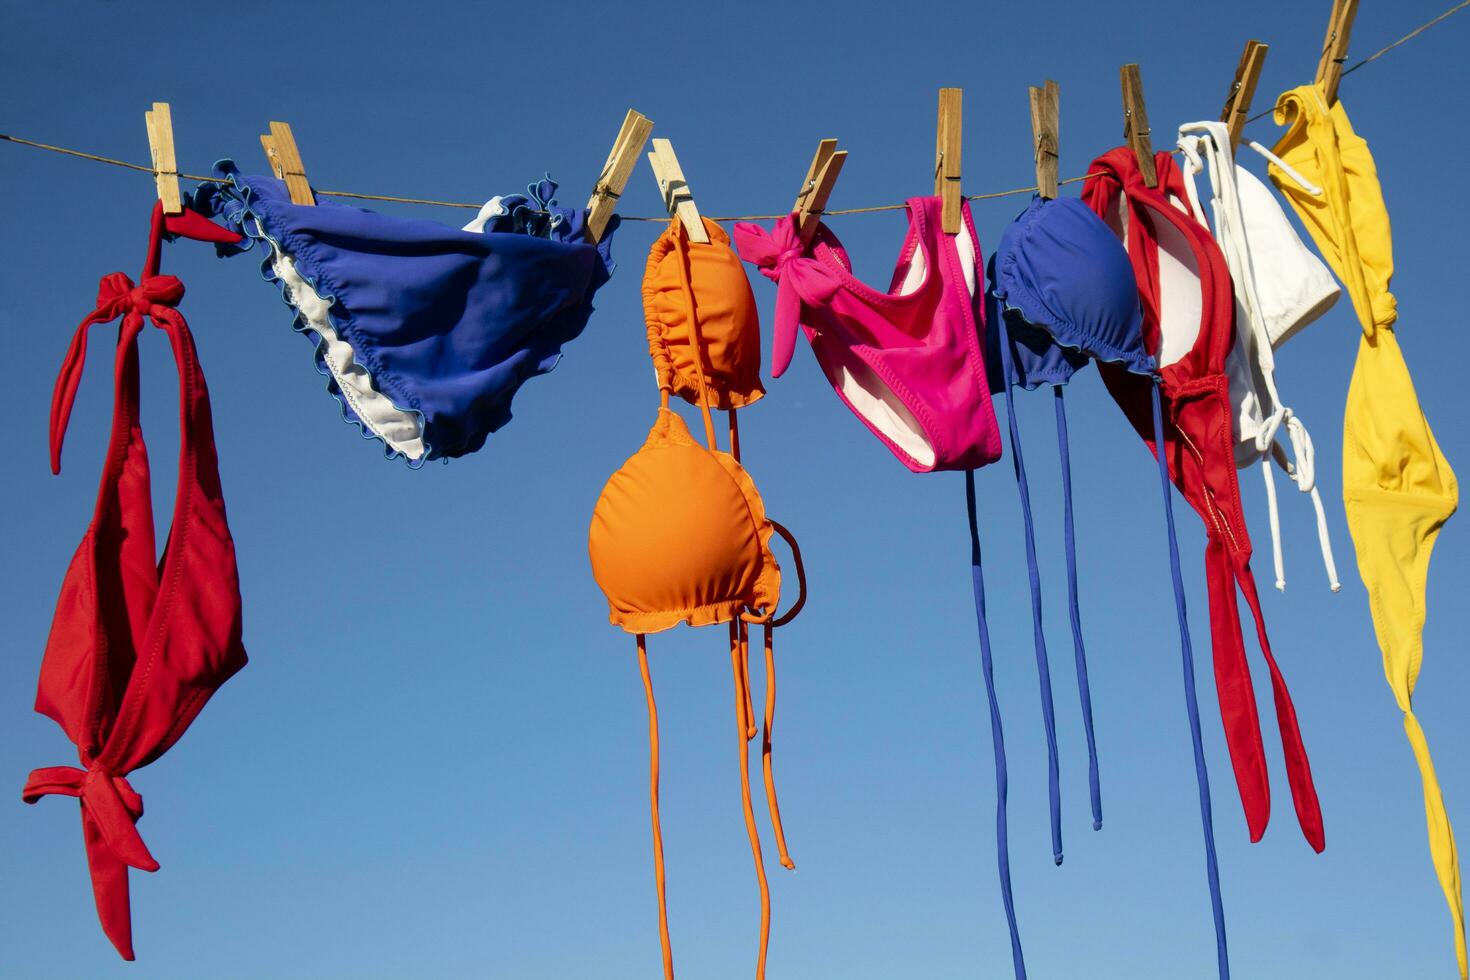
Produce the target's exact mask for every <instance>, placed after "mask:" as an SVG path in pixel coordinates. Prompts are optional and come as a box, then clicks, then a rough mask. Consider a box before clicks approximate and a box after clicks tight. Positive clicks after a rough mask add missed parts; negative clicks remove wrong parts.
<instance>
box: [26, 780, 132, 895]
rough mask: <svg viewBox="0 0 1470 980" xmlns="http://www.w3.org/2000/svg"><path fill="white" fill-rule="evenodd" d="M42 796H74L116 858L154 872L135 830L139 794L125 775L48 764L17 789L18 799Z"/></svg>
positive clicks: (32, 799)
mask: <svg viewBox="0 0 1470 980" xmlns="http://www.w3.org/2000/svg"><path fill="white" fill-rule="evenodd" d="M43 796H75V797H77V798H78V799H79V800H81V803H82V808H83V809H84V810H86V811H87V812H88V813H89V814H90V815H91V817H92V820H93V823H94V824H95V826H96V827H97V830H98V832H99V833H100V834H101V836H102V840H103V841H104V842H106V844H107V847H108V849H109V850H110V851H112V853H113V854H114V855H115V856H116V857H117V859H118V860H119V861H121V862H122V863H123V864H126V865H127V866H128V867H130V868H137V869H138V870H139V871H157V870H158V862H157V861H155V860H154V859H153V855H152V854H150V853H148V845H146V844H144V843H143V838H142V837H141V836H140V835H139V833H138V828H137V826H136V825H137V823H138V820H139V818H141V817H142V816H143V797H142V796H140V795H138V792H137V791H136V790H134V789H133V787H132V784H131V783H129V782H128V780H127V777H125V776H115V775H113V774H111V773H109V772H106V771H105V770H103V769H102V768H101V767H100V766H98V765H97V764H96V763H93V764H92V767H91V768H90V769H85V770H83V769H78V768H76V767H75V766H49V767H47V768H44V769H34V770H32V771H31V774H30V776H29V777H28V778H27V779H26V784H25V788H24V789H23V790H21V799H23V800H24V801H25V802H27V803H35V802H36V801H37V800H39V799H40V798H41V797H43Z"/></svg>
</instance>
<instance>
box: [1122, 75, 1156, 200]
mask: <svg viewBox="0 0 1470 980" xmlns="http://www.w3.org/2000/svg"><path fill="white" fill-rule="evenodd" d="M1118 74H1119V77H1120V78H1121V80H1122V83H1123V138H1124V139H1126V140H1127V141H1128V145H1129V146H1130V147H1131V148H1132V149H1133V155H1134V157H1135V158H1136V159H1137V160H1138V169H1139V171H1140V172H1142V174H1143V182H1144V183H1145V184H1146V185H1148V186H1149V187H1158V186H1159V176H1158V172H1157V171H1156V170H1155V169H1154V148H1153V140H1152V138H1151V133H1150V131H1149V128H1148V110H1147V108H1146V107H1145V106H1144V103H1143V78H1142V76H1141V75H1140V74H1139V72H1138V65H1136V64H1127V65H1124V66H1123V67H1122V68H1121V69H1120V70H1119V73H1118Z"/></svg>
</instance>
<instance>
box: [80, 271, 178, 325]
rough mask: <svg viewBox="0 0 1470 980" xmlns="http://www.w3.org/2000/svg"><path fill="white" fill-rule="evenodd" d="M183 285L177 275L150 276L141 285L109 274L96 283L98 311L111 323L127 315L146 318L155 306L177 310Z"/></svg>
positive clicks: (123, 276) (116, 273)
mask: <svg viewBox="0 0 1470 980" xmlns="http://www.w3.org/2000/svg"><path fill="white" fill-rule="evenodd" d="M183 298H184V284H183V283H182V282H180V281H179V280H178V278H177V277H175V276H149V277H147V278H145V279H144V280H143V282H142V284H141V285H134V284H133V280H132V279H130V278H128V276H127V274H126V273H123V272H110V273H108V274H107V275H105V276H103V277H102V280H101V281H100V282H99V283H98V284H97V311H98V312H99V313H101V314H102V315H103V316H105V317H106V318H107V319H108V320H111V319H114V318H116V317H119V316H122V315H124V314H126V313H137V314H139V315H140V316H147V315H148V314H149V312H151V311H152V309H153V307H154V305H155V304H156V305H158V306H168V307H176V306H178V305H179V301H180V300H182V299H183Z"/></svg>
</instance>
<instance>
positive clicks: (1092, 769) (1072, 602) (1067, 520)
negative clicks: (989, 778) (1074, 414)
mask: <svg viewBox="0 0 1470 980" xmlns="http://www.w3.org/2000/svg"><path fill="white" fill-rule="evenodd" d="M1051 390H1052V394H1053V395H1054V396H1055V397H1054V398H1053V399H1052V404H1053V405H1054V406H1055V407H1056V414H1057V449H1058V451H1059V453H1060V456H1061V466H1062V531H1063V537H1064V538H1065V541H1066V546H1067V605H1068V610H1067V611H1068V613H1069V614H1070V616H1071V619H1072V654H1073V657H1074V658H1075V659H1076V661H1077V695H1078V697H1079V698H1080V699H1081V701H1082V725H1083V727H1084V730H1085V731H1086V733H1087V789H1088V792H1089V794H1090V795H1091V800H1092V829H1093V830H1102V785H1101V780H1100V779H1099V777H1098V769H1097V738H1096V736H1095V735H1094V734H1093V729H1092V687H1091V685H1090V684H1089V683H1088V680H1087V649H1086V648H1085V647H1084V646H1083V644H1082V610H1081V607H1080V605H1079V603H1078V599H1077V537H1076V533H1075V527H1074V525H1073V523H1072V459H1071V452H1070V450H1069V449H1068V445H1067V408H1066V405H1067V402H1066V399H1065V398H1064V397H1063V395H1062V391H1063V388H1062V386H1061V385H1053V386H1052V389H1051ZM1019 458H1020V457H1019V456H1018V457H1017V459H1019Z"/></svg>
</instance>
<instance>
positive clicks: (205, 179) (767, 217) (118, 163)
mask: <svg viewBox="0 0 1470 980" xmlns="http://www.w3.org/2000/svg"><path fill="white" fill-rule="evenodd" d="M1466 7H1470V0H1461V2H1460V3H1457V4H1455V5H1454V6H1453V7H1451V8H1449V9H1448V10H1446V11H1444V12H1443V13H1441V14H1440V15H1439V16H1437V17H1435V18H1434V19H1433V20H1430V21H1427V22H1426V23H1423V24H1420V25H1419V26H1418V27H1416V28H1414V29H1413V30H1412V31H1410V32H1409V33H1407V34H1405V35H1404V36H1403V37H1401V38H1399V39H1398V40H1396V41H1393V42H1392V43H1390V44H1387V45H1385V46H1384V47H1382V48H1379V49H1378V50H1377V51H1375V52H1373V53H1372V54H1370V55H1368V57H1366V58H1364V59H1362V60H1361V61H1358V62H1355V63H1354V64H1352V65H1350V66H1349V67H1347V68H1344V69H1343V70H1342V73H1343V74H1344V75H1350V74H1352V73H1353V72H1355V71H1357V70H1358V69H1359V68H1362V67H1363V66H1364V65H1367V64H1370V63H1371V62H1374V61H1377V60H1378V59H1379V58H1382V57H1383V56H1384V55H1386V54H1388V52H1390V51H1392V50H1393V49H1394V48H1397V47H1398V46H1399V45H1401V44H1404V43H1405V42H1407V41H1411V40H1413V39H1414V38H1415V37H1418V36H1419V35H1420V34H1422V33H1424V32H1425V31H1427V30H1429V29H1430V28H1431V27H1434V26H1436V25H1437V24H1439V23H1440V22H1441V21H1444V20H1446V19H1448V18H1449V16H1450V15H1451V14H1454V13H1457V12H1458V11H1460V10H1463V9H1465V8H1466ZM1271 112H1272V110H1271V109H1265V110H1262V111H1261V112H1258V113H1256V114H1255V115H1254V116H1251V117H1250V118H1249V119H1247V120H1246V121H1247V122H1255V121H1257V120H1259V119H1264V118H1265V117H1266V116H1269V115H1270V114H1271ZM0 140H4V141H5V142H8V143H17V144H19V145H21V146H30V147H34V148H35V149H38V150H48V151H50V152H52V153H62V154H65V155H67V156H73V157H79V158H81V159H83V160H91V161H93V162H95V163H105V164H109V165H110V166H114V167H124V168H126V169H128V170H137V171H140V172H142V173H145V174H148V175H150V176H152V175H153V174H154V170H153V168H152V167H145V166H142V165H141V164H137V163H129V162H128V161H126V160H119V159H117V158H115V157H106V156H101V155H100V154H96V153H88V152H86V151H84V150H75V149H71V148H70V147H65V146H55V145H53V144H50V143H41V142H39V141H37V140H30V139H25V138H24V137H20V136H11V135H9V134H7V133H0ZM1091 176H1092V174H1082V175H1081V176H1078V177H1068V178H1066V179H1065V180H1059V181H1057V183H1058V184H1075V183H1077V182H1079V181H1083V180H1086V179H1087V178H1088V177H1091ZM179 177H180V178H181V179H183V180H192V181H195V182H197V183H201V184H214V183H219V178H218V177H213V176H207V175H201V174H186V173H181V174H179ZM313 190H314V191H315V192H316V193H317V194H322V195H325V196H327V197H345V198H351V199H353V200H357V201H386V202H389V203H393V204H422V205H427V206H431V207H441V208H461V209H465V210H469V211H478V210H479V209H480V207H481V206H482V205H481V204H479V203H476V204H465V203H461V202H459V201H436V200H432V199H430V198H422V197H394V196H391V195H385V194H358V193H354V192H352V191H333V190H323V189H321V188H313ZM1037 190H1038V188H1037V187H1036V186H1035V185H1032V186H1030V187H1016V188H1012V189H1010V190H1004V191H992V192H991V193H988V194H967V195H965V200H967V201H990V200H996V199H998V198H1003V197H1014V196H1017V195H1021V194H1034V193H1035V192H1036V191H1037ZM906 206H907V205H904V204H878V205H874V206H872V207H866V208H828V209H826V210H824V211H822V212H821V213H822V214H823V215H839V214H870V213H873V212H877V211H901V210H903V208H905V207H906ZM787 213H788V212H783V213H781V214H736V215H710V216H709V217H710V218H711V220H714V221H777V220H779V219H781V218H784V217H786V214H787ZM620 218H621V220H623V221H659V222H663V221H668V220H669V218H668V216H667V215H658V216H656V217H649V216H646V215H621V216H620Z"/></svg>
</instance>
